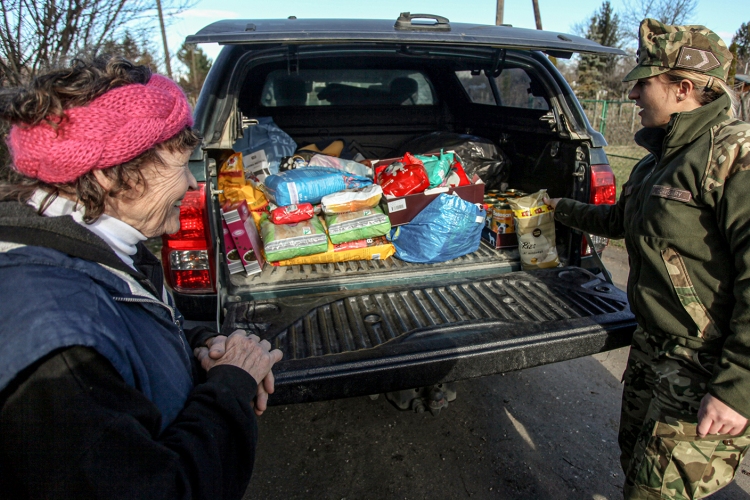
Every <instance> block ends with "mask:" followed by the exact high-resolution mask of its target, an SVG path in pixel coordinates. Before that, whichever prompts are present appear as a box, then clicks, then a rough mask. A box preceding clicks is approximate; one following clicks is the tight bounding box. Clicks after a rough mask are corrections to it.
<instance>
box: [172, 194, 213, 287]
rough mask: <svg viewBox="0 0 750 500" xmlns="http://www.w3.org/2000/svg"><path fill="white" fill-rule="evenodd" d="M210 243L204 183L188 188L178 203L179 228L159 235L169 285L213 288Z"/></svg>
mask: <svg viewBox="0 0 750 500" xmlns="http://www.w3.org/2000/svg"><path fill="white" fill-rule="evenodd" d="M213 254H214V252H213V247H212V245H211V244H210V235H209V231H208V213H207V211H206V185H205V184H204V183H202V182H199V183H198V189H196V190H195V191H188V192H187V194H186V195H185V198H183V200H182V206H180V230H179V231H178V232H176V233H175V234H167V235H164V236H162V249H161V255H162V265H163V266H164V274H165V276H166V278H167V282H168V283H169V284H170V286H171V287H172V288H173V289H175V290H176V291H178V292H182V293H212V292H215V291H216V285H215V283H216V280H215V276H216V270H215V269H214V263H213Z"/></svg>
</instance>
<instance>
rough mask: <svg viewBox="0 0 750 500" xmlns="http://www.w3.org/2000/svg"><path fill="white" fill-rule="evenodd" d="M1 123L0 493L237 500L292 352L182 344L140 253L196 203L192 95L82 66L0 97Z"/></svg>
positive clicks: (216, 342)
mask: <svg viewBox="0 0 750 500" xmlns="http://www.w3.org/2000/svg"><path fill="white" fill-rule="evenodd" d="M0 118H3V119H5V120H7V121H9V122H10V123H11V124H12V128H11V130H10V133H9V135H8V138H7V142H8V145H9V147H10V151H11V155H12V167H13V170H14V171H15V172H16V174H15V178H16V179H15V180H14V181H13V182H12V183H10V184H6V185H3V186H1V187H0V200H2V201H0V318H2V319H1V320H0V345H2V346H3V349H2V351H0V492H2V493H1V494H0V495H1V496H2V497H3V498H12V499H14V498H75V499H83V498H108V499H111V498H156V497H158V498H186V499H187V498H211V499H218V498H241V496H242V495H243V493H244V492H245V489H246V487H247V484H248V482H249V480H250V475H251V473H252V466H253V460H254V453H255V444H256V441H257V425H256V422H255V416H254V414H253V408H252V404H253V403H252V402H253V398H254V397H255V396H256V394H257V396H258V397H257V399H256V401H255V410H256V411H257V412H258V413H260V412H262V410H263V409H265V404H266V398H267V394H268V393H270V392H273V377H272V375H271V367H272V365H273V364H274V363H275V362H276V361H278V360H279V359H280V358H281V352H279V351H278V350H273V351H270V345H269V344H268V343H267V342H265V341H264V342H258V340H259V339H258V338H257V337H253V336H251V337H247V336H245V335H244V332H236V333H235V334H233V335H231V336H230V337H229V338H226V337H222V336H217V334H216V333H215V332H211V331H206V330H205V329H204V330H198V331H191V332H188V335H187V337H186V332H184V331H183V329H182V323H183V322H182V316H181V315H180V313H179V312H178V311H177V310H176V309H175V307H174V305H173V304H172V301H171V298H170V296H169V294H168V293H167V292H166V290H165V289H164V285H163V276H162V274H161V267H160V265H159V261H158V260H156V258H155V257H154V256H153V255H152V254H151V253H149V251H148V250H147V249H146V247H145V246H144V245H143V241H144V240H145V239H146V238H149V237H154V236H158V235H161V234H164V233H172V232H176V231H177V230H178V229H179V228H180V220H179V213H180V212H179V205H180V201H181V200H182V198H183V197H184V196H185V193H186V191H187V190H188V189H194V188H195V187H196V181H195V178H194V177H193V175H192V174H191V173H190V170H189V169H188V167H187V161H188V158H189V156H190V154H191V151H192V150H193V149H194V148H195V147H196V146H197V144H198V143H199V139H198V137H197V136H196V134H195V133H194V132H193V131H192V129H191V125H192V117H191V114H190V109H189V106H188V103H187V100H186V99H185V96H184V94H183V93H182V91H181V90H180V89H179V87H177V85H176V84H175V83H174V82H172V81H170V80H168V79H166V78H164V77H161V76H158V75H151V73H150V71H149V70H148V68H146V67H144V66H134V65H133V64H131V63H129V62H127V61H125V60H123V59H118V58H111V59H110V58H107V59H100V60H96V61H94V62H92V63H86V62H81V61H78V62H76V63H75V64H74V65H73V66H72V67H71V68H66V69H62V70H56V71H52V72H50V73H48V74H46V75H43V76H40V77H38V78H36V79H35V80H34V81H33V82H32V83H31V84H30V85H29V86H28V87H26V88H21V89H15V90H12V91H10V92H5V93H4V94H2V95H1V96H0ZM191 346H192V348H193V349H195V351H193V349H191ZM209 348H210V350H209ZM194 355H195V356H197V357H198V358H199V359H200V361H201V364H202V367H203V370H202V369H200V367H197V366H196V367H194V366H193V365H194V364H197V363H195V357H194ZM204 370H207V372H206V371H204Z"/></svg>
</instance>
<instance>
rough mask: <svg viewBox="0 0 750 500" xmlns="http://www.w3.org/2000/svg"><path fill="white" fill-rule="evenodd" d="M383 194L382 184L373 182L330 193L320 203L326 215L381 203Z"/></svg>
mask: <svg viewBox="0 0 750 500" xmlns="http://www.w3.org/2000/svg"><path fill="white" fill-rule="evenodd" d="M382 196H383V189H382V188H381V187H380V185H379V184H372V185H370V186H367V187H363V188H359V189H347V190H344V191H339V192H338V193H333V194H329V195H327V196H324V197H323V199H322V200H320V204H321V206H322V208H323V213H325V214H326V215H330V214H341V213H345V212H355V211H357V210H363V209H365V208H372V207H374V206H376V205H377V204H378V203H380V198H381V197H382Z"/></svg>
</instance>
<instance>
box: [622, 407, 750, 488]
mask: <svg viewBox="0 0 750 500" xmlns="http://www.w3.org/2000/svg"><path fill="white" fill-rule="evenodd" d="M664 420H666V421H667V422H668V423H667V422H657V423H656V425H655V426H654V430H653V433H652V436H651V439H650V440H649V443H648V445H647V447H646V453H645V457H644V459H643V462H641V465H640V468H639V470H638V472H637V475H636V479H635V482H636V484H637V485H638V490H639V491H640V492H642V493H645V492H648V493H650V494H652V495H661V496H662V497H663V498H688V499H697V498H704V497H706V496H708V495H710V494H712V493H715V492H716V491H718V490H719V489H721V488H723V487H724V486H726V485H728V484H729V483H730V482H731V481H732V479H733V478H734V474H735V472H736V471H737V468H738V467H739V465H740V463H741V462H742V459H743V457H744V455H745V452H746V451H747V448H748V445H750V439H749V438H748V437H747V436H746V435H743V436H737V437H733V436H728V435H719V436H706V438H703V439H701V438H699V437H698V436H697V433H696V425H695V424H691V423H686V422H681V421H677V420H674V419H664Z"/></svg>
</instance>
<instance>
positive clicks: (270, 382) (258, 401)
mask: <svg viewBox="0 0 750 500" xmlns="http://www.w3.org/2000/svg"><path fill="white" fill-rule="evenodd" d="M194 354H195V357H196V358H198V361H199V362H200V364H201V366H202V367H203V369H204V370H206V371H209V370H210V369H211V368H213V367H215V366H219V365H232V366H237V367H239V368H242V369H243V370H245V371H246V372H247V373H249V374H250V375H251V376H252V377H253V378H254V379H255V382H256V383H257V384H258V390H257V394H256V396H255V401H254V405H253V406H254V408H255V413H256V414H257V415H261V414H262V413H263V412H264V411H265V410H266V407H267V403H268V395H269V394H273V391H274V377H273V372H272V371H271V368H272V367H273V365H274V364H275V363H277V362H278V361H280V360H281V358H282V356H283V354H282V352H281V351H280V350H278V349H273V350H271V344H270V342H268V341H267V340H260V337H258V336H257V335H249V336H248V335H247V334H246V333H245V331H244V330H235V331H234V332H233V333H232V334H231V335H230V336H229V337H226V336H224V335H217V336H216V337H212V338H210V339H209V340H207V341H206V347H199V348H197V349H195V350H194Z"/></svg>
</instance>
